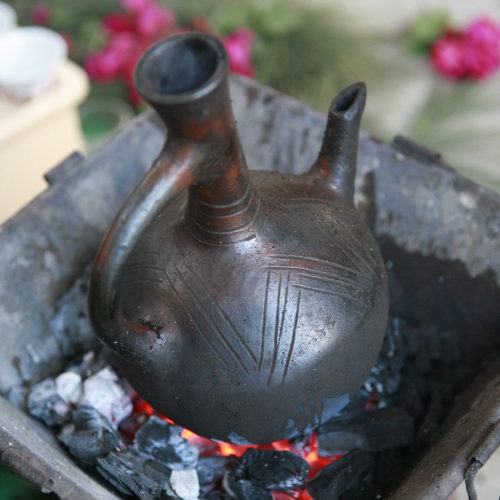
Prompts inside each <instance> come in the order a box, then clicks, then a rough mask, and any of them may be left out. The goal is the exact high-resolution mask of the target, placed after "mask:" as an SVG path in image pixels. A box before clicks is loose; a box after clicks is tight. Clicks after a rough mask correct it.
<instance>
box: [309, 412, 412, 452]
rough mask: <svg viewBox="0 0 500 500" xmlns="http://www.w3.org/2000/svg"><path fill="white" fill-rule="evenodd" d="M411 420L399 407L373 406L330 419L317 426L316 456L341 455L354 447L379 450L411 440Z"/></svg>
mask: <svg viewBox="0 0 500 500" xmlns="http://www.w3.org/2000/svg"><path fill="white" fill-rule="evenodd" d="M413 435H414V422H413V419H412V418H411V417H410V415H408V413H406V412H405V411H403V410H401V409H400V408H377V409H373V410H367V411H358V412H355V413H347V414H343V415H339V416H338V417H334V418H332V419H330V420H329V421H328V422H326V423H325V424H323V425H321V426H320V427H319V429H318V437H317V443H318V454H319V456H324V457H327V456H331V455H342V454H344V453H346V452H348V451H351V450H354V449H361V450H365V451H371V452H374V451H382V450H386V449H388V448H399V447H400V446H407V445H409V444H411V443H412V441H413Z"/></svg>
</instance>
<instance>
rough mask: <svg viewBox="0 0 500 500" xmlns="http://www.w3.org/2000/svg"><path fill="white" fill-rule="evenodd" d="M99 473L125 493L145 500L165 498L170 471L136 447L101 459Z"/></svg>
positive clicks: (115, 452) (114, 452)
mask: <svg viewBox="0 0 500 500" xmlns="http://www.w3.org/2000/svg"><path fill="white" fill-rule="evenodd" d="M97 462H98V466H97V471H98V472H99V473H100V474H101V475H102V476H103V477H104V478H105V479H106V480H108V481H109V482H110V483H111V484H113V486H115V487H116V488H117V489H118V490H119V491H121V492H122V493H124V494H134V495H135V496H137V497H138V498H140V499H141V500H155V499H161V498H165V496H164V488H165V485H166V483H167V480H168V479H169V477H170V473H171V471H170V469H169V468H168V467H166V466H165V465H163V464H161V463H159V462H157V461H156V460H153V459H152V458H151V457H150V456H149V455H146V454H145V453H141V452H140V451H138V450H136V449H135V448H133V447H128V448H127V449H126V450H123V451H112V452H111V453H109V454H108V455H107V456H105V457H102V458H98V459H97Z"/></svg>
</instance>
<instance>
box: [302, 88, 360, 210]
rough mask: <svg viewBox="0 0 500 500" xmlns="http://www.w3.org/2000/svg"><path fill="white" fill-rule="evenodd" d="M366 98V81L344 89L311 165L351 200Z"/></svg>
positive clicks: (331, 113)
mask: <svg viewBox="0 0 500 500" xmlns="http://www.w3.org/2000/svg"><path fill="white" fill-rule="evenodd" d="M365 102H366V85H365V84H364V83H363V82H359V83H355V84H353V85H351V86H349V87H347V88H346V89H345V90H343V91H342V92H341V93H340V94H339V95H338V96H337V97H336V98H335V99H334V100H333V101H332V104H331V105H330V109H329V111H328V121H327V125H326V130H325V134H324V136H323V143H322V145H321V149H320V152H319V155H318V158H317V159H316V161H315V163H314V164H313V166H312V168H311V173H312V174H313V175H316V176H318V177H320V178H321V179H323V180H325V181H326V182H328V184H330V186H331V187H332V188H333V189H334V190H335V191H337V192H338V193H340V194H342V195H343V196H345V197H346V198H347V199H349V200H351V201H352V200H353V196H354V178H355V176H356V159H357V153H358V137H359V128H360V123H361V117H362V115H363V109H364V107H365Z"/></svg>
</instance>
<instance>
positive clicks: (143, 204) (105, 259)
mask: <svg viewBox="0 0 500 500" xmlns="http://www.w3.org/2000/svg"><path fill="white" fill-rule="evenodd" d="M172 142H174V141H168V142H167V144H166V146H165V148H164V150H163V151H162V153H160V155H159V156H158V158H157V159H156V161H155V162H154V163H153V166H152V167H151V169H150V170H149V171H148V172H147V174H146V175H145V176H144V177H143V178H142V179H141V181H140V182H139V184H138V185H137V186H136V188H135V189H134V190H133V191H132V193H131V194H130V195H129V197H128V198H127V199H126V201H125V203H124V204H123V205H122V208H121V209H120V211H119V212H118V214H117V216H116V217H115V219H114V221H113V223H112V225H111V228H110V229H109V231H108V232H107V234H106V235H105V237H104V239H103V241H102V243H101V246H100V247H99V250H98V252H97V256H96V259H95V262H94V267H93V269H92V275H91V278H90V292H89V315H90V319H91V322H92V326H93V327H94V330H95V331H96V332H97V333H98V334H99V336H100V337H101V339H102V340H103V341H104V342H105V343H106V344H108V345H110V347H112V348H113V350H115V351H117V352H118V353H119V354H120V355H122V356H123V357H125V358H127V357H128V355H130V354H131V351H130V349H129V347H132V344H133V346H134V349H135V350H137V348H138V344H137V343H138V342H141V340H140V337H142V338H143V339H146V338H147V337H146V336H137V335H129V333H128V331H127V329H126V328H121V326H122V325H120V324H119V323H118V322H119V321H120V319H119V318H118V317H117V314H118V307H117V303H116V290H117V285H118V281H119V277H120V275H121V274H122V271H123V268H124V266H125V264H126V262H127V260H128V257H129V256H130V254H131V252H132V250H133V249H134V248H135V246H136V244H137V242H138V241H139V240H140V238H141V236H142V234H143V230H144V228H146V227H148V225H149V224H150V223H151V221H152V220H153V219H155V217H157V216H158V215H159V214H160V213H161V212H162V211H163V210H164V209H165V208H166V207H167V206H168V205H169V203H170V202H171V201H172V200H173V199H174V198H176V197H177V196H178V195H179V194H181V193H182V192H183V191H184V190H185V189H187V188H188V187H189V186H191V185H192V184H193V183H194V182H195V179H196V175H197V172H198V166H199V165H200V164H201V163H202V162H201V156H202V155H201V152H200V151H198V148H196V147H193V145H192V144H183V145H180V144H176V145H175V147H174V146H173V145H172ZM131 337H135V338H131ZM148 345H149V344H148ZM144 347H145V346H144Z"/></svg>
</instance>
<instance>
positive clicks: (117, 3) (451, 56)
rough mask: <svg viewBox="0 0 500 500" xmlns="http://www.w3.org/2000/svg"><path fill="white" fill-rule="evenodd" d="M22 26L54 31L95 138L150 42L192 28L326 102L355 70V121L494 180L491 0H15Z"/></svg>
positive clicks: (302, 94)
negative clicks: (359, 102) (362, 94)
mask: <svg viewBox="0 0 500 500" xmlns="http://www.w3.org/2000/svg"><path fill="white" fill-rule="evenodd" d="M11 4H12V6H13V7H14V8H15V10H16V11H17V13H18V17H19V24H20V25H28V24H38V25H43V26H46V27H48V28H51V29H54V30H56V31H58V32H60V33H62V34H63V36H64V37H65V38H66V40H67V42H68V45H69V57H70V58H71V59H72V60H73V61H75V62H77V63H78V64H80V65H82V66H83V67H84V68H85V70H86V71H87V73H88V75H89V77H90V80H91V83H92V86H91V92H90V95H89V97H88V99H87V100H86V102H85V103H84V104H83V106H82V107H81V116H82V123H83V126H84V132H85V135H86V138H87V143H88V145H89V146H90V147H91V148H92V147H95V145H96V144H98V143H99V140H102V139H103V138H106V137H107V135H106V132H107V131H109V130H112V129H113V128H114V126H115V125H117V124H122V123H123V122H124V121H125V120H127V119H129V118H130V117H131V116H132V115H133V114H134V113H136V112H138V111H141V110H142V109H143V107H144V105H143V104H142V103H141V102H140V100H139V97H138V95H137V93H136V92H135V90H134V88H133V85H132V72H133V67H134V65H135V62H136V61H137V59H138V57H139V56H140V54H141V53H142V52H143V51H144V50H145V48H146V47H147V46H149V45H150V44H151V43H154V41H156V40H158V39H161V38H163V37H165V36H168V35H169V34H172V33H175V32H178V31H181V30H189V29H198V30H203V31H209V32H212V33H215V34H217V35H219V36H220V37H221V38H222V39H223V40H224V43H225V45H226V47H227V49H228V51H229V53H230V56H231V61H232V70H233V71H234V72H235V73H240V74H243V75H246V76H249V77H253V78H256V79H258V80H259V81H260V82H262V83H264V84H267V85H270V86H272V87H275V88H277V89H279V90H281V91H283V92H285V93H288V94H290V95H292V96H294V97H296V98H298V99H300V100H302V101H304V102H306V103H308V104H310V105H311V106H313V107H315V108H317V109H320V110H323V111H324V110H326V109H327V107H328V103H329V101H330V99H331V98H332V96H333V95H334V94H335V93H336V92H338V91H339V90H340V89H341V88H342V87H343V86H345V85H347V84H349V83H352V82H354V81H357V80H364V81H365V82H366V83H367V85H368V89H369V100H368V105H367V112H366V116H365V119H364V122H363V127H364V128H365V130H367V131H369V132H370V133H372V134H374V135H376V136H378V137H380V138H382V139H385V140H389V139H390V138H392V137H393V136H394V135H395V134H404V135H407V136H409V137H411V138H413V139H414V140H416V141H418V142H421V143H423V144H425V145H426V146H428V147H431V148H435V149H437V150H438V151H440V152H442V153H443V156H444V158H445V160H446V161H448V162H449V163H450V164H452V165H453V166H455V167H457V168H458V169H460V170H461V171H462V172H464V173H465V174H466V175H469V176H471V177H473V178H475V179H476V180H479V181H480V182H483V183H487V184H489V185H497V186H498V185H499V184H498V182H497V180H496V179H497V177H499V176H500V173H498V172H497V168H498V167H497V165H498V155H499V149H500V148H499V147H498V144H497V143H498V137H499V135H500V78H499V76H498V71H497V69H498V65H499V64H500V61H499V57H500V56H499V53H500V27H499V26H500V3H498V2H494V1H490V2H488V1H487V0H486V1H485V0H483V1H482V2H474V3H471V2H467V1H463V2H460V1H455V2H451V1H445V0H441V1H435V2H425V1H420V2H419V1H411V2H405V6H404V7H402V6H401V5H400V4H399V3H397V2H394V1H392V0H386V1H383V2H376V5H377V7H375V6H374V4H373V2H368V1H366V0H357V1H355V2H340V1H335V0H334V1H327V0H314V1H313V2H312V3H311V2H309V3H307V4H306V2H299V1H295V2H278V1H276V0H265V1H251V0H246V1H238V0H236V1H235V0H189V1H186V0H86V1H85V2H73V1H68V0H45V1H43V2H35V1H32V0H14V1H13V2H11Z"/></svg>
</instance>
